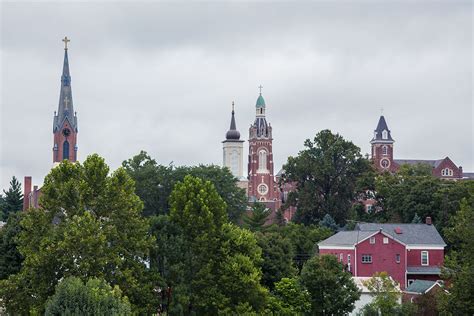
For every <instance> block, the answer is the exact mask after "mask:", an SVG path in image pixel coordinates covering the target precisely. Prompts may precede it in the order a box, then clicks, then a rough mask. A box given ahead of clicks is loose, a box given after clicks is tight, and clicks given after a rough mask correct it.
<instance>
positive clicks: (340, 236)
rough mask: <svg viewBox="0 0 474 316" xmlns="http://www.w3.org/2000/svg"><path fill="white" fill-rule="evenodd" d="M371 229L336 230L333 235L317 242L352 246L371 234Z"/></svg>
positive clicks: (323, 244) (328, 244)
mask: <svg viewBox="0 0 474 316" xmlns="http://www.w3.org/2000/svg"><path fill="white" fill-rule="evenodd" d="M373 233H374V232H373V231H360V230H347V231H341V232H338V233H337V234H335V235H332V236H331V237H329V238H327V239H325V240H323V241H321V242H319V243H318V245H319V246H354V245H355V244H357V243H358V241H360V240H362V239H365V238H367V237H369V236H370V235H372V234H373Z"/></svg>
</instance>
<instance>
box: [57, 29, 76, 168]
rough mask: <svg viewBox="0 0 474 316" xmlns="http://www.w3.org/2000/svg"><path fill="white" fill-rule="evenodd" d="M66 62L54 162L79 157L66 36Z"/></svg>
mask: <svg viewBox="0 0 474 316" xmlns="http://www.w3.org/2000/svg"><path fill="white" fill-rule="evenodd" d="M62 41H63V42H64V62H63V72H62V75H61V86H60V91H59V104H58V112H54V119H53V133H54V147H53V162H55V163H56V162H60V161H62V160H64V159H66V160H70V161H76V159H77V145H76V140H77V132H78V128H77V116H76V113H75V112H74V106H73V101H72V89H71V75H70V73H69V58H68V47H67V44H68V42H70V40H69V39H68V38H67V37H65V38H64V39H63V40H62Z"/></svg>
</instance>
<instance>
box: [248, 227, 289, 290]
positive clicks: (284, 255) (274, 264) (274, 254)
mask: <svg viewBox="0 0 474 316" xmlns="http://www.w3.org/2000/svg"><path fill="white" fill-rule="evenodd" d="M256 236H257V240H258V245H259V246H260V248H262V257H263V263H262V272H263V277H262V284H263V285H264V286H266V287H267V288H269V289H273V285H274V283H275V282H277V281H279V280H281V279H282V278H290V277H293V276H294V275H296V272H297V270H296V268H295V263H294V261H293V258H294V249H293V247H292V245H291V242H290V240H289V239H288V238H284V237H283V236H282V235H281V234H279V233H277V232H267V233H258V234H257V235H256Z"/></svg>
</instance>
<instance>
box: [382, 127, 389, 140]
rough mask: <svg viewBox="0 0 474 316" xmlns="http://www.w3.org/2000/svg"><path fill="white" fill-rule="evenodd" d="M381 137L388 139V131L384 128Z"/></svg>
mask: <svg viewBox="0 0 474 316" xmlns="http://www.w3.org/2000/svg"><path fill="white" fill-rule="evenodd" d="M382 139H388V132H387V130H386V129H384V130H383V131H382Z"/></svg>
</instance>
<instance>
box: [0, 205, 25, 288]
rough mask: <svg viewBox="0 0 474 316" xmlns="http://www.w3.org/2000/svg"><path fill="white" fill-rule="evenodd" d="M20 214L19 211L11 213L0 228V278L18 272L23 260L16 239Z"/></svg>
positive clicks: (19, 229)
mask: <svg viewBox="0 0 474 316" xmlns="http://www.w3.org/2000/svg"><path fill="white" fill-rule="evenodd" d="M20 215H21V213H11V214H10V216H9V217H8V220H7V223H6V225H5V226H4V227H3V228H1V229H0V254H1V255H0V280H3V279H6V278H8V276H10V275H12V274H15V273H18V271H20V268H21V263H22V262H23V256H22V255H21V254H20V252H19V251H18V244H17V240H16V239H17V238H18V236H19V234H20V231H21V227H20V219H21V217H20Z"/></svg>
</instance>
